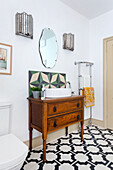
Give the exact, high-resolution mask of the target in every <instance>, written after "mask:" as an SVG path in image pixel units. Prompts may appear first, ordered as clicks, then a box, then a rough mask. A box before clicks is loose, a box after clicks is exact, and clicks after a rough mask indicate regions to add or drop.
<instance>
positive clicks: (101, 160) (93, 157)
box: [87, 152, 109, 166]
mask: <svg viewBox="0 0 113 170" xmlns="http://www.w3.org/2000/svg"><path fill="white" fill-rule="evenodd" d="M87 156H88V157H89V161H90V162H91V163H93V164H94V165H99V164H100V165H104V166H106V165H107V164H108V162H109V161H108V160H107V159H106V157H105V155H103V154H101V153H98V152H97V153H88V154H87Z"/></svg>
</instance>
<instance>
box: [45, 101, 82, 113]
mask: <svg viewBox="0 0 113 170" xmlns="http://www.w3.org/2000/svg"><path fill="white" fill-rule="evenodd" d="M82 104H83V101H82V99H78V100H73V101H66V102H59V103H49V104H48V115H54V114H57V113H62V112H66V111H71V110H74V109H79V108H82Z"/></svg>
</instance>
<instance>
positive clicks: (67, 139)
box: [21, 125, 113, 170]
mask: <svg viewBox="0 0 113 170" xmlns="http://www.w3.org/2000/svg"><path fill="white" fill-rule="evenodd" d="M42 160H43V153H42V146H40V147H37V148H35V149H33V150H32V151H31V152H29V153H28V156H27V158H26V161H25V162H24V165H23V167H22V169H21V170H30V169H32V170H101V169H102V170H110V169H111V170H113V131H112V130H109V129H102V128H98V127H97V126H94V125H93V126H92V127H90V126H87V127H85V129H84V140H83V142H81V139H80V134H79V132H78V131H75V132H73V133H70V134H69V135H68V136H62V137H61V138H59V139H57V140H55V141H53V142H51V143H48V144H47V162H46V163H45V164H43V161H42Z"/></svg>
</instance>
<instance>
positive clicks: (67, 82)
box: [66, 81, 71, 89]
mask: <svg viewBox="0 0 113 170" xmlns="http://www.w3.org/2000/svg"><path fill="white" fill-rule="evenodd" d="M67 84H69V88H70V89H71V83H70V81H66V88H67Z"/></svg>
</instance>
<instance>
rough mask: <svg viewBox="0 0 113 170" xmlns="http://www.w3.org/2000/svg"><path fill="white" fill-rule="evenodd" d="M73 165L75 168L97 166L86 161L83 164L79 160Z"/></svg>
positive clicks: (81, 168)
mask: <svg viewBox="0 0 113 170" xmlns="http://www.w3.org/2000/svg"><path fill="white" fill-rule="evenodd" d="M72 166H74V168H75V170H94V168H95V166H94V165H92V164H90V163H89V162H85V163H82V164H81V163H79V162H76V163H75V164H73V165H72Z"/></svg>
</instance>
